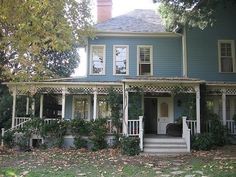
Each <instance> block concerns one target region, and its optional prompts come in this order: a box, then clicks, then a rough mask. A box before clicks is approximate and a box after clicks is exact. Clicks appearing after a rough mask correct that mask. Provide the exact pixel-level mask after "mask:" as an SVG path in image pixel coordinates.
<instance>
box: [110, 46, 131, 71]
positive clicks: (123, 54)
mask: <svg viewBox="0 0 236 177" xmlns="http://www.w3.org/2000/svg"><path fill="white" fill-rule="evenodd" d="M128 62H129V47H128V46H126V45H119V46H118V45H117V46H113V68H114V69H113V74H115V75H127V74H128V68H129V63H128Z"/></svg>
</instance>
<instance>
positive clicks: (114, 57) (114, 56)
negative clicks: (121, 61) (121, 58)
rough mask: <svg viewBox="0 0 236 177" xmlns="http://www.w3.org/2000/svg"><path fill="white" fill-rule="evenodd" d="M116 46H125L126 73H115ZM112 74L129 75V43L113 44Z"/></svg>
mask: <svg viewBox="0 0 236 177" xmlns="http://www.w3.org/2000/svg"><path fill="white" fill-rule="evenodd" d="M116 47H126V49H127V53H126V74H116V52H115V49H116ZM113 75H117V76H127V75H129V45H113Z"/></svg>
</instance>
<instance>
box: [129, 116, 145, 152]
mask: <svg viewBox="0 0 236 177" xmlns="http://www.w3.org/2000/svg"><path fill="white" fill-rule="evenodd" d="M128 136H137V137H139V139H140V149H141V151H143V116H139V119H138V120H128Z"/></svg>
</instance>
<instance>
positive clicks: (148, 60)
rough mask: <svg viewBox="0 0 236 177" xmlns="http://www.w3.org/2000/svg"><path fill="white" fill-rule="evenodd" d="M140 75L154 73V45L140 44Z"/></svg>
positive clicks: (138, 52) (138, 54)
mask: <svg viewBox="0 0 236 177" xmlns="http://www.w3.org/2000/svg"><path fill="white" fill-rule="evenodd" d="M137 57H138V75H152V46H148V45H146V46H138V49H137Z"/></svg>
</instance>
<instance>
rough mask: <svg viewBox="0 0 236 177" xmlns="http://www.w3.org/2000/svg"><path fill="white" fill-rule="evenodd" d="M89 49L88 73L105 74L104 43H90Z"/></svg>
mask: <svg viewBox="0 0 236 177" xmlns="http://www.w3.org/2000/svg"><path fill="white" fill-rule="evenodd" d="M90 50H91V52H90V73H91V74H95V75H101V74H105V45H91V47H90Z"/></svg>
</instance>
